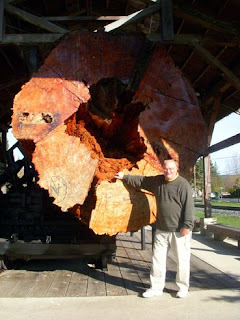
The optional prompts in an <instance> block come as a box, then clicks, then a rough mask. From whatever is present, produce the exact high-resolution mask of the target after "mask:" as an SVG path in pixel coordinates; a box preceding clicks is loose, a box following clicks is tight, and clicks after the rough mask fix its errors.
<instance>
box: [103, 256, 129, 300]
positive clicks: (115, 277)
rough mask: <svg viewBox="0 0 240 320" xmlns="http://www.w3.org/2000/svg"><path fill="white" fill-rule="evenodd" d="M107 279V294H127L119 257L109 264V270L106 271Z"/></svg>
mask: <svg viewBox="0 0 240 320" xmlns="http://www.w3.org/2000/svg"><path fill="white" fill-rule="evenodd" d="M105 280H106V294H107V296H124V295H127V291H126V289H125V286H124V281H123V278H122V274H121V271H120V267H119V264H118V261H117V258H116V259H115V260H114V261H113V262H112V263H111V264H109V265H108V271H107V272H106V273H105Z"/></svg>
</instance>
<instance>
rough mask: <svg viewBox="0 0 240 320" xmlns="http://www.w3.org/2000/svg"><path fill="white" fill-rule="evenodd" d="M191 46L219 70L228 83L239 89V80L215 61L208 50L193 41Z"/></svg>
mask: <svg viewBox="0 0 240 320" xmlns="http://www.w3.org/2000/svg"><path fill="white" fill-rule="evenodd" d="M192 45H193V46H194V48H195V50H196V51H197V52H198V53H199V54H200V55H201V56H203V58H204V59H205V60H206V61H208V63H210V64H211V65H212V66H213V67H215V68H218V69H220V70H221V71H222V72H223V74H224V76H225V77H226V78H227V79H228V81H229V82H230V83H231V84H232V85H233V86H234V87H235V88H236V89H237V90H239V89H240V80H239V78H238V77H237V76H236V75H235V74H234V73H233V72H232V71H230V70H229V69H228V68H227V67H225V66H224V64H222V63H221V62H220V61H219V60H218V59H216V58H215V57H214V56H213V55H212V54H211V53H210V52H209V51H208V50H206V49H205V48H204V47H203V46H201V45H200V44H199V43H198V42H197V41H193V42H192Z"/></svg>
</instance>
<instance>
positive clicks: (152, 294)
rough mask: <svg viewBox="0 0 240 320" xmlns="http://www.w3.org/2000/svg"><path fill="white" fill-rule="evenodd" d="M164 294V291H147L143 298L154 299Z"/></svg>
mask: <svg viewBox="0 0 240 320" xmlns="http://www.w3.org/2000/svg"><path fill="white" fill-rule="evenodd" d="M162 294H163V291H162V290H153V289H147V290H146V291H145V292H144V293H143V295H142V296H143V298H152V297H159V296H161V295H162Z"/></svg>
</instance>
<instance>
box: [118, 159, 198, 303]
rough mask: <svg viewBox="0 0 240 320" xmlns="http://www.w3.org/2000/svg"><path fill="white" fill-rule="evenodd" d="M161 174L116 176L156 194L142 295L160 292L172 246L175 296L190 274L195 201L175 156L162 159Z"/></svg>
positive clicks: (182, 294) (182, 293)
mask: <svg viewBox="0 0 240 320" xmlns="http://www.w3.org/2000/svg"><path fill="white" fill-rule="evenodd" d="M163 171H164V174H163V175H158V176H151V177H145V176H131V175H124V173H123V172H118V173H117V174H116V176H115V178H117V179H120V180H123V181H124V182H126V183H127V184H129V185H131V186H133V187H135V188H141V189H145V190H148V191H151V192H152V193H153V194H154V195H155V197H156V203H157V218H156V235H155V239H154V246H153V258H152V267H151V274H150V284H151V286H150V289H148V290H146V291H145V292H144V293H143V297H144V298H151V297H154V296H160V295H162V294H163V289H164V286H165V278H166V262H167V253H168V250H169V249H170V248H171V249H172V250H173V252H174V254H175V256H176V258H177V275H176V284H177V286H178V288H179V291H178V292H177V295H176V297H177V298H184V297H186V296H187V294H188V288H189V278H190V254H191V253H190V246H191V236H192V231H191V230H192V228H193V221H194V203H193V197H192V190H191V187H190V184H189V183H188V181H187V180H186V179H184V178H183V177H181V176H179V174H178V170H177V165H176V163H175V161H174V160H172V159H171V160H165V161H164V163H163Z"/></svg>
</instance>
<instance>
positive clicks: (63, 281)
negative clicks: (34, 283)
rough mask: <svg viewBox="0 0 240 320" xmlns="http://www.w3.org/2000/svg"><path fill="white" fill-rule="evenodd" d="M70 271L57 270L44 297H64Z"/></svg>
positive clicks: (69, 278)
mask: <svg viewBox="0 0 240 320" xmlns="http://www.w3.org/2000/svg"><path fill="white" fill-rule="evenodd" d="M71 276H72V272H70V271H66V270H57V271H56V275H55V277H54V280H53V282H52V283H51V286H50V288H49V289H48V291H47V294H46V297H64V296H65V295H66V292H67V289H68V286H69V282H70V280H71Z"/></svg>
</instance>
